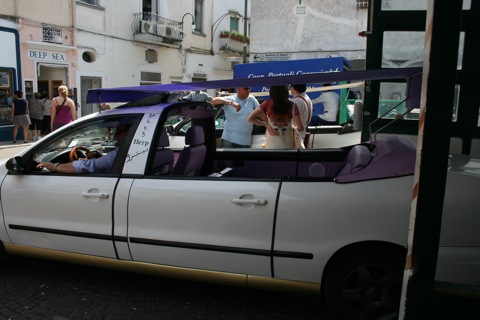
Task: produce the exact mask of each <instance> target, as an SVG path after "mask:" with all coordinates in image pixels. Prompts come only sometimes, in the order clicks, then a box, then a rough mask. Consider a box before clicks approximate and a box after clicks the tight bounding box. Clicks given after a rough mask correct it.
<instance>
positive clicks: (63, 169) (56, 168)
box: [37, 162, 75, 173]
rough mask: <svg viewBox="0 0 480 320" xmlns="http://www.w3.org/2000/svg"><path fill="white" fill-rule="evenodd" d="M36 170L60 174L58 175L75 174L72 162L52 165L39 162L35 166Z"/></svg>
mask: <svg viewBox="0 0 480 320" xmlns="http://www.w3.org/2000/svg"><path fill="white" fill-rule="evenodd" d="M37 168H38V169H43V168H46V169H48V171H50V172H60V173H75V169H74V168H73V163H72V162H67V163H52V162H40V163H39V164H38V165H37Z"/></svg>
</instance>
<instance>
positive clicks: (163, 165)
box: [152, 128, 174, 175]
mask: <svg viewBox="0 0 480 320" xmlns="http://www.w3.org/2000/svg"><path fill="white" fill-rule="evenodd" d="M169 146H170V140H169V139H168V134H167V131H166V130H165V128H163V129H162V132H161V133H160V138H159V141H158V147H157V151H156V152H155V158H154V160H153V170H152V172H153V174H154V175H166V174H170V173H171V172H172V170H173V160H174V159H173V151H172V150H171V149H168V147H169Z"/></svg>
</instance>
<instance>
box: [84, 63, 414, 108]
mask: <svg viewBox="0 0 480 320" xmlns="http://www.w3.org/2000/svg"><path fill="white" fill-rule="evenodd" d="M421 73H422V68H420V67H412V68H396V69H375V70H361V71H347V72H329V73H315V74H303V75H295V76H279V77H263V78H239V79H229V80H212V81H200V82H185V83H172V84H157V85H150V86H135V87H118V88H100V89H91V90H89V91H88V95H87V103H99V102H130V101H134V100H138V99H141V98H145V97H148V96H151V95H155V94H158V93H162V92H175V91H177V92H178V91H187V90H203V89H219V88H238V87H255V86H266V87H269V86H272V85H290V84H301V83H305V84H315V83H327V82H330V83H333V82H339V81H362V80H388V79H408V78H410V77H412V76H414V75H418V74H421Z"/></svg>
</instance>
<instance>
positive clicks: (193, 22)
mask: <svg viewBox="0 0 480 320" xmlns="http://www.w3.org/2000/svg"><path fill="white" fill-rule="evenodd" d="M186 15H191V16H192V31H193V30H195V17H194V16H193V14H191V13H189V12H187V13H185V14H184V15H183V17H182V30H183V19H185V16H186Z"/></svg>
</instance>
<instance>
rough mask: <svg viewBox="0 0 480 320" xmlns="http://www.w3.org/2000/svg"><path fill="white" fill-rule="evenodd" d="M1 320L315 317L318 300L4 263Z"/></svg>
mask: <svg viewBox="0 0 480 320" xmlns="http://www.w3.org/2000/svg"><path fill="white" fill-rule="evenodd" d="M0 319H14V320H17V319H18V320H25V319H32V320H44V319H50V320H67V319H68V320H73V319H89V320H90V319H92V320H97V319H102V320H103V319H112V320H113V319H115V320H118V319H165V320H172V319H179V320H180V319H181V320H184V319H228V320H237V319H238V320H251V319H259V320H261V319H265V320H267V319H268V320H270V319H282V320H287V319H301V320H308V319H316V320H330V319H331V317H330V314H329V312H328V309H327V307H326V306H325V304H324V303H323V302H320V301H319V299H317V297H315V298H314V297H309V296H294V295H289V294H282V293H272V292H266V291H258V290H246V289H239V288H231V287H224V286H214V285H208V284H202V283H195V282H187V281H179V280H172V279H165V278H159V277H153V276H145V275H138V274H132V273H126V272H119V271H111V270H105V269H99V268H92V267H84V266H77V265H71V264H66V263H60V262H53V261H45V260H36V259H30V258H17V257H15V258H11V259H10V260H8V261H6V262H2V263H1V265H0Z"/></svg>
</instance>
